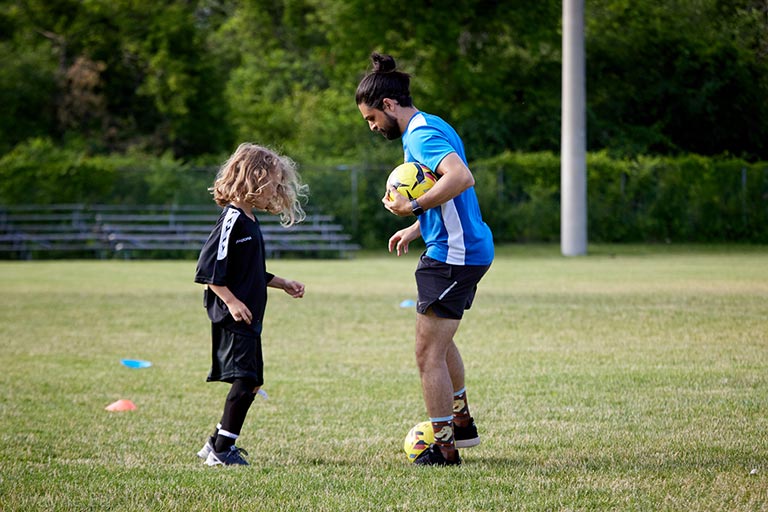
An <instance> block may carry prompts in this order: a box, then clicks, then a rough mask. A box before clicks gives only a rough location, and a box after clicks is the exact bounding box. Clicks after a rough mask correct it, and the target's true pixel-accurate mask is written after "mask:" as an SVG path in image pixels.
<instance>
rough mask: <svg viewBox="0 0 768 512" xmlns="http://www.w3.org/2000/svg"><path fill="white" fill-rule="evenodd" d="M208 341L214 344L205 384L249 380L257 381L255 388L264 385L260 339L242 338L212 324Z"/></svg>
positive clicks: (239, 334) (256, 337)
mask: <svg viewBox="0 0 768 512" xmlns="http://www.w3.org/2000/svg"><path fill="white" fill-rule="evenodd" d="M211 337H212V341H213V344H212V350H211V372H210V373H209V374H208V379H207V380H208V382H211V381H222V382H232V381H234V380H235V379H251V380H253V381H256V384H255V385H256V386H261V385H262V384H264V360H263V359H262V355H261V336H260V335H258V334H255V333H254V334H252V335H244V334H241V333H236V332H232V331H230V330H229V329H225V328H223V327H221V325H219V324H211Z"/></svg>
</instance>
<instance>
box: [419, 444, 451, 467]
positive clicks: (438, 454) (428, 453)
mask: <svg viewBox="0 0 768 512" xmlns="http://www.w3.org/2000/svg"><path fill="white" fill-rule="evenodd" d="M413 463H414V464H417V465H419V466H459V465H460V464H461V457H459V452H458V451H456V460H448V459H446V458H445V457H444V456H443V452H442V451H441V450H440V447H439V446H438V445H436V444H434V443H433V444H431V445H429V448H427V449H426V450H424V451H423V452H421V454H420V455H419V456H418V457H416V460H414V461H413Z"/></svg>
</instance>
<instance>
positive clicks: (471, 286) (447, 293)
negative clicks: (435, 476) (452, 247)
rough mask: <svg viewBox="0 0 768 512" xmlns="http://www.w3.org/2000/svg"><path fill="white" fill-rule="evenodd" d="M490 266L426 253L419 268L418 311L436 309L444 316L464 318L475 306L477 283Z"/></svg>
mask: <svg viewBox="0 0 768 512" xmlns="http://www.w3.org/2000/svg"><path fill="white" fill-rule="evenodd" d="M489 268H491V266H490V265H450V264H448V263H443V262H442V261H437V260H436V259H433V258H430V257H429V256H427V255H426V254H422V255H421V258H420V259H419V265H418V266H417V267H416V288H417V289H418V292H419V300H418V302H417V303H416V311H418V312H419V313H421V314H426V312H427V310H428V309H430V308H431V309H432V311H433V312H434V313H435V315H437V316H439V317H441V318H453V319H457V320H458V319H461V317H462V316H464V310H467V309H469V308H470V307H472V301H473V300H474V298H475V292H476V291H477V283H479V282H480V279H482V278H483V276H484V275H485V273H486V272H488V269H489Z"/></svg>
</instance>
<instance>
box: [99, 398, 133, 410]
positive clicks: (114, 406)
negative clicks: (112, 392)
mask: <svg viewBox="0 0 768 512" xmlns="http://www.w3.org/2000/svg"><path fill="white" fill-rule="evenodd" d="M135 409H136V405H135V404H134V403H133V402H131V401H130V400H126V399H120V400H118V401H117V402H113V403H111V404H109V405H108V406H107V407H106V410H108V411H111V412H116V411H133V410H135Z"/></svg>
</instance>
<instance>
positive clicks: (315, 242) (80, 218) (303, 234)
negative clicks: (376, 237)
mask: <svg viewBox="0 0 768 512" xmlns="http://www.w3.org/2000/svg"><path fill="white" fill-rule="evenodd" d="M220 212H221V210H220V209H219V208H217V207H215V206H206V205H202V206H195V205H185V206H172V207H168V206H156V205H154V206H153V205H138V206H127V205H83V204H58V205H56V204H54V205H22V206H1V205H0V258H3V259H37V258H53V257H65V256H69V257H72V256H77V257H85V258H88V257H90V258H115V257H120V258H126V259H128V258H137V257H141V258H160V257H165V258H168V257H189V256H190V255H191V254H196V253H197V252H199V251H200V248H201V247H202V245H203V243H204V242H205V240H206V239H207V237H208V235H209V234H210V231H211V229H212V227H213V225H214V223H215V222H216V219H217V218H218V216H219V213H220ZM257 218H258V219H259V223H260V225H261V230H262V233H263V235H264V243H265V246H266V251H267V257H281V256H283V255H286V254H295V255H297V256H300V257H325V258H329V257H348V256H349V255H350V254H351V253H352V252H354V251H356V250H358V249H359V248H360V247H359V245H357V244H355V243H353V242H352V241H351V236H350V235H349V234H347V233H344V231H343V228H342V226H341V225H339V224H336V223H334V222H333V218H332V217H331V216H329V215H319V214H314V215H308V216H307V218H306V219H305V220H304V221H303V222H301V223H299V224H296V225H294V226H291V227H289V228H284V227H282V226H281V225H280V221H279V218H278V217H276V216H273V215H259V216H258V217H257Z"/></svg>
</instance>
